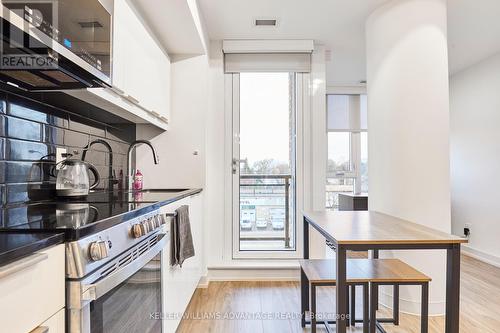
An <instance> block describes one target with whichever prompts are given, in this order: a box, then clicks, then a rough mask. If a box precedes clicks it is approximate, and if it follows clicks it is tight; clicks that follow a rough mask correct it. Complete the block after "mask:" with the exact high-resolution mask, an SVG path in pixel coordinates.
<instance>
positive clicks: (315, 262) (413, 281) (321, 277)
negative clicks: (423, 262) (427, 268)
mask: <svg viewBox="0 0 500 333" xmlns="http://www.w3.org/2000/svg"><path fill="white" fill-rule="evenodd" d="M300 268H301V312H302V327H305V325H306V320H305V312H306V311H307V310H308V308H309V288H310V298H311V304H310V305H311V308H310V310H311V311H310V312H311V322H310V323H311V332H313V333H314V332H316V324H317V323H318V321H317V318H316V287H318V286H335V285H336V271H335V262H334V260H331V259H310V260H300ZM430 280H431V279H430V278H429V277H428V276H426V275H424V274H422V273H421V272H419V271H417V270H416V269H414V268H413V267H411V266H410V265H408V264H406V263H404V262H402V261H401V260H399V259H348V260H347V285H348V287H350V288H351V307H350V314H349V316H350V324H351V325H352V326H354V325H355V324H356V322H362V323H363V332H365V333H367V332H370V333H375V330H376V328H377V327H378V328H379V330H381V331H382V332H385V330H384V329H383V328H382V326H381V325H380V324H379V323H378V321H381V322H385V323H387V322H391V323H394V324H395V325H398V324H399V286H400V285H420V286H421V287H422V308H421V311H422V313H421V332H422V333H427V329H428V300H429V281H430ZM358 285H359V286H362V287H363V319H362V320H356V318H355V316H356V315H355V298H356V293H355V290H356V289H355V287H356V286H358ZM381 285H391V286H393V287H394V301H393V318H390V319H379V320H378V321H377V319H376V309H377V307H376V306H377V304H376V303H375V301H376V299H375V298H373V297H372V298H371V299H370V301H368V286H370V294H373V290H374V289H375V288H378V286H381ZM348 308H349V306H348ZM370 319H372V320H370ZM321 322H322V323H323V324H325V327H326V328H327V330H328V331H329V332H330V328H329V325H328V324H330V323H333V322H334V321H328V320H325V321H321ZM368 323H369V325H368Z"/></svg>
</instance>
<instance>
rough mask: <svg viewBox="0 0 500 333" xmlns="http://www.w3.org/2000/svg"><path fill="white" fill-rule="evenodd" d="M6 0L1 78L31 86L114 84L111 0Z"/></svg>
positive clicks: (56, 88) (2, 30)
mask: <svg viewBox="0 0 500 333" xmlns="http://www.w3.org/2000/svg"><path fill="white" fill-rule="evenodd" d="M0 2H1V4H2V6H1V26H0V28H1V35H0V36H1V37H2V43H1V45H0V46H1V49H0V81H3V82H4V83H8V84H11V85H13V86H17V87H19V88H22V89H25V90H62V89H79V88H91V87H105V86H110V85H111V75H112V73H111V68H112V63H111V62H112V52H111V51H112V26H113V24H112V15H111V12H112V8H109V7H110V6H109V5H107V3H106V2H104V1H102V0H31V1H29V0H28V1H21V0H0Z"/></svg>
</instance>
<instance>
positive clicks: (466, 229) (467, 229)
mask: <svg viewBox="0 0 500 333" xmlns="http://www.w3.org/2000/svg"><path fill="white" fill-rule="evenodd" d="M471 229H472V224H471V223H465V224H464V236H465V237H467V238H469V237H470V233H471Z"/></svg>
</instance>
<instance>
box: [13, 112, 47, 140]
mask: <svg viewBox="0 0 500 333" xmlns="http://www.w3.org/2000/svg"><path fill="white" fill-rule="evenodd" d="M4 119H5V136H6V137H9V138H15V139H23V140H31V141H40V140H41V134H42V124H40V123H36V122H34V121H30V120H24V119H19V118H14V117H5V118H4Z"/></svg>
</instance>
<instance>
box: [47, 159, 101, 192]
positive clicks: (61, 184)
mask: <svg viewBox="0 0 500 333" xmlns="http://www.w3.org/2000/svg"><path fill="white" fill-rule="evenodd" d="M59 165H60V168H59V171H58V173H57V179H56V195H57V196H61V197H81V196H86V195H88V194H89V190H92V189H94V188H95V187H96V186H97V185H99V181H100V179H101V177H100V176H99V172H98V171H97V169H96V168H95V166H93V165H92V164H90V163H88V162H84V161H80V160H77V159H65V160H63V161H61V162H59ZM89 170H90V171H91V172H92V173H93V174H94V183H93V184H92V185H90V178H89Z"/></svg>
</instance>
